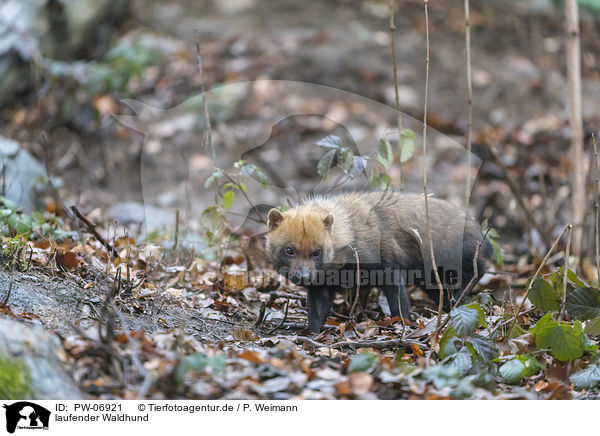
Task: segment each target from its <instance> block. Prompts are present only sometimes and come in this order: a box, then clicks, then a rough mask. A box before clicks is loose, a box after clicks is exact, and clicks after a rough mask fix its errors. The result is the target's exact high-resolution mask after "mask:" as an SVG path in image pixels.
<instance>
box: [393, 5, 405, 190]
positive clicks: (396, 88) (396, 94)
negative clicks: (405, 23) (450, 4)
mask: <svg viewBox="0 0 600 436" xmlns="http://www.w3.org/2000/svg"><path fill="white" fill-rule="evenodd" d="M395 30H396V24H394V0H390V39H391V40H392V63H393V65H394V94H395V97H396V112H397V117H398V146H400V134H401V133H402V113H401V112H400V96H399V92H398V64H397V62H396V40H395V38H394V31H395ZM398 172H399V176H400V177H399V178H400V190H402V189H403V180H402V149H400V162H398Z"/></svg>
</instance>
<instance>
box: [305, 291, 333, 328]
mask: <svg viewBox="0 0 600 436" xmlns="http://www.w3.org/2000/svg"><path fill="white" fill-rule="evenodd" d="M334 292H335V291H334V290H332V289H327V288H319V287H314V288H308V289H307V293H306V295H307V306H308V328H309V329H310V330H311V331H312V332H315V333H318V332H319V331H320V330H321V326H322V325H323V323H324V322H325V320H326V319H327V316H328V315H329V313H330V312H331V303H332V302H333V295H334Z"/></svg>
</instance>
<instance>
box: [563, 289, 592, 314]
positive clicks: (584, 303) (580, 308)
mask: <svg viewBox="0 0 600 436" xmlns="http://www.w3.org/2000/svg"><path fill="white" fill-rule="evenodd" d="M567 311H568V312H569V315H571V316H572V317H573V318H577V319H582V320H586V319H592V318H596V317H598V316H600V290H598V289H595V288H589V287H588V288H576V289H574V290H573V291H571V292H570V293H569V294H568V295H567Z"/></svg>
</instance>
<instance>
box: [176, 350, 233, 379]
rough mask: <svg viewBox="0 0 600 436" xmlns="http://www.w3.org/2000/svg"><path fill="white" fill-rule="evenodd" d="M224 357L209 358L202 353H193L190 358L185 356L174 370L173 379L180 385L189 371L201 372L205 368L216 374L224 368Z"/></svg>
mask: <svg viewBox="0 0 600 436" xmlns="http://www.w3.org/2000/svg"><path fill="white" fill-rule="evenodd" d="M225 362H226V358H225V356H222V355H221V356H216V357H209V356H207V355H206V354H204V353H194V354H192V355H191V356H186V357H184V358H183V359H181V362H180V363H179V365H178V366H177V369H176V370H175V379H176V380H177V383H178V384H182V383H183V380H184V377H185V375H186V374H187V373H188V372H190V371H197V372H203V371H204V370H205V369H207V368H211V369H212V370H213V372H214V373H216V374H218V373H220V372H222V371H223V368H224V367H225Z"/></svg>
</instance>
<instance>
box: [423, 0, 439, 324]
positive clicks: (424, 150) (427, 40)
mask: <svg viewBox="0 0 600 436" xmlns="http://www.w3.org/2000/svg"><path fill="white" fill-rule="evenodd" d="M423 6H424V9H425V50H426V56H425V101H424V103H423V193H424V195H425V219H426V221H427V238H428V241H429V255H430V256H431V267H432V268H433V273H434V274H435V281H436V282H437V286H438V289H439V291H440V298H439V302H438V319H437V328H439V327H440V325H441V323H442V308H443V306H444V287H443V286H442V281H441V280H440V275H439V273H438V270H437V264H436V262H435V253H434V252H433V238H432V237H431V223H430V221H429V199H428V198H429V197H428V194H427V103H428V96H429V1H428V0H423Z"/></svg>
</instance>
